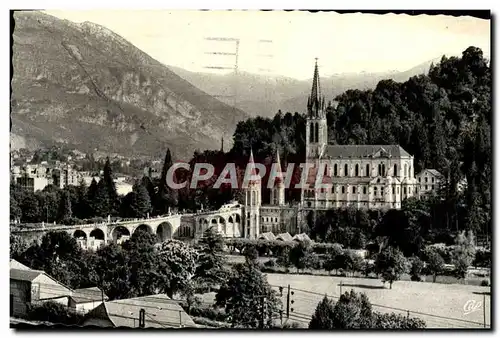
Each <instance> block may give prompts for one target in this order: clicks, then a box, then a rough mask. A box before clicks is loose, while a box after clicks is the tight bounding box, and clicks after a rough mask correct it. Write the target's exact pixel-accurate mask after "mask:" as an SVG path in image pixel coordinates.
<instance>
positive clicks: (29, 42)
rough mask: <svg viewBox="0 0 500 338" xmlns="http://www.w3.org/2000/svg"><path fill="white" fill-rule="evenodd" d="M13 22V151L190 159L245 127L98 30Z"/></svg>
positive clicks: (20, 18)
mask: <svg viewBox="0 0 500 338" xmlns="http://www.w3.org/2000/svg"><path fill="white" fill-rule="evenodd" d="M14 21H15V27H14V32H13V47H12V48H13V54H12V64H13V77H12V96H11V122H12V129H11V149H16V148H21V147H23V148H35V147H39V146H42V145H43V146H49V145H53V144H55V143H59V144H61V143H63V144H66V145H67V146H68V147H73V148H76V149H78V150H81V151H85V152H102V153H106V154H119V155H128V156H129V157H134V156H139V157H141V156H148V157H158V156H162V157H163V156H164V154H165V151H166V149H167V147H170V148H171V150H172V151H173V154H174V157H175V158H182V159H186V158H190V157H191V156H192V154H193V151H194V150H195V149H218V148H220V144H221V137H222V136H226V137H225V139H226V140H228V139H230V136H231V135H232V133H233V132H234V130H235V127H236V124H237V122H238V121H241V120H244V119H247V118H248V114H247V113H245V112H244V111H242V110H239V109H235V108H233V107H232V106H229V105H228V104H225V103H223V102H221V101H219V100H217V99H216V98H214V97H212V96H211V95H208V94H207V93H205V92H204V91H202V90H200V89H198V88H197V87H195V86H193V85H192V84H190V83H189V82H187V81H186V80H184V79H182V78H181V77H179V76H178V75H177V74H175V73H174V72H172V71H171V70H170V69H169V68H168V67H166V66H165V65H163V64H162V63H160V62H158V61H156V60H154V59H153V58H151V57H150V56H149V55H147V54H146V53H144V52H143V51H141V50H139V49H138V48H136V47H135V46H134V45H132V44H131V43H130V42H128V41H126V40H125V39H123V38H122V37H121V36H119V35H117V34H115V33H114V32H112V31H110V30H108V29H106V28H104V27H102V26H99V25H96V24H93V23H90V22H84V23H73V22H70V21H67V20H61V19H58V18H56V17H53V16H50V15H47V14H45V13H41V12H36V11H32V12H28V11H26V12H15V14H14ZM165 48H168V46H165ZM228 146H229V145H228Z"/></svg>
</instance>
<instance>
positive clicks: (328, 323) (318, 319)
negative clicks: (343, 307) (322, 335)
mask: <svg viewBox="0 0 500 338" xmlns="http://www.w3.org/2000/svg"><path fill="white" fill-rule="evenodd" d="M334 318H335V302H334V301H333V300H332V299H328V297H327V296H326V295H325V297H323V299H322V300H321V302H319V303H318V305H317V306H316V310H315V311H314V314H313V316H312V319H311V321H310V322H309V328H310V329H322V330H332V329H334V328H335V322H334Z"/></svg>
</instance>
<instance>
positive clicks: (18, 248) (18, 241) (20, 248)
mask: <svg viewBox="0 0 500 338" xmlns="http://www.w3.org/2000/svg"><path fill="white" fill-rule="evenodd" d="M27 248H28V245H27V243H26V242H25V241H24V240H23V238H22V237H20V236H17V235H13V234H10V252H9V254H10V258H13V259H16V260H18V259H21V258H22V256H23V254H24V252H25V251H26V249H27Z"/></svg>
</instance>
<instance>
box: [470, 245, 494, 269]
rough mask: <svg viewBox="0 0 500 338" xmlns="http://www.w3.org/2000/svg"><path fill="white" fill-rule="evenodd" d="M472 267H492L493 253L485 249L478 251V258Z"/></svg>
mask: <svg viewBox="0 0 500 338" xmlns="http://www.w3.org/2000/svg"><path fill="white" fill-rule="evenodd" d="M472 265H474V266H478V267H482V268H489V267H491V251H490V250H485V249H478V250H477V251H476V257H475V259H474V262H473V263H472Z"/></svg>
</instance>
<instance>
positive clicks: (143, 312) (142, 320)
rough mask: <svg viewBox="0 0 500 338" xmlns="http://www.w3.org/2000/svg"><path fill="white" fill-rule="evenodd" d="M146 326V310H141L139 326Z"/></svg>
mask: <svg viewBox="0 0 500 338" xmlns="http://www.w3.org/2000/svg"><path fill="white" fill-rule="evenodd" d="M145 326H146V310H144V309H140V310H139V327H140V328H144V327H145Z"/></svg>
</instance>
